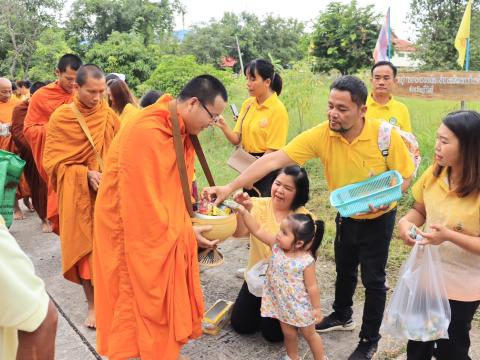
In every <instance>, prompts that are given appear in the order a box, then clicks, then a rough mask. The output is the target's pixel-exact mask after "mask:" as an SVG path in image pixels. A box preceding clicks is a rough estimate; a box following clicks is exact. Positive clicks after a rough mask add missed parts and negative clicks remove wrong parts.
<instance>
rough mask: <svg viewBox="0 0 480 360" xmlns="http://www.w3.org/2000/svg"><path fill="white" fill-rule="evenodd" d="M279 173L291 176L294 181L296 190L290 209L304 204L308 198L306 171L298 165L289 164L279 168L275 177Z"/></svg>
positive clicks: (308, 189) (308, 188)
mask: <svg viewBox="0 0 480 360" xmlns="http://www.w3.org/2000/svg"><path fill="white" fill-rule="evenodd" d="M280 174H285V175H288V176H291V177H292V178H293V182H294V183H295V190H296V192H295V196H294V198H293V201H292V206H291V210H296V209H298V208H299V207H300V206H304V205H305V204H306V203H307V202H308V200H309V193H310V181H309V180H308V174H307V171H306V170H305V169H304V168H302V167H300V166H298V165H291V166H287V167H284V168H282V169H280V170H279V171H278V173H277V175H276V176H275V179H276V178H277V177H278V175H280ZM274 182H275V180H274Z"/></svg>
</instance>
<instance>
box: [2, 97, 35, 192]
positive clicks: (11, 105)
mask: <svg viewBox="0 0 480 360" xmlns="http://www.w3.org/2000/svg"><path fill="white" fill-rule="evenodd" d="M19 104H20V101H19V100H17V99H16V98H15V97H13V96H12V97H11V98H10V100H8V101H7V102H5V103H4V102H0V122H1V123H3V124H11V123H12V114H13V109H15V107H16V106H17V105H19ZM0 149H2V150H6V151H9V152H11V153H14V154H17V155H18V154H19V151H18V149H17V147H16V146H15V143H14V141H13V139H12V136H11V135H10V136H1V137H0ZM29 196H30V188H29V187H28V183H27V181H26V180H25V176H24V175H23V174H22V175H21V176H20V181H19V183H18V189H17V199H22V198H25V197H29Z"/></svg>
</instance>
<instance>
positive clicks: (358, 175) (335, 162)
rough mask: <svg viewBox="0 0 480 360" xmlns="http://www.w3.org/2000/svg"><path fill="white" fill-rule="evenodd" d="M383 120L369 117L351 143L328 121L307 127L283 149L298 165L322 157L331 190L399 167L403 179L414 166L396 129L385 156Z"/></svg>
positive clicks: (409, 173)
mask: <svg viewBox="0 0 480 360" xmlns="http://www.w3.org/2000/svg"><path fill="white" fill-rule="evenodd" d="M380 123H381V122H380V121H376V120H368V119H367V120H365V125H364V127H363V129H362V132H361V133H360V135H359V136H358V137H357V138H356V139H355V140H353V141H352V142H351V143H349V142H348V141H347V140H345V138H344V137H343V136H341V135H340V134H339V133H337V132H335V131H332V130H330V128H329V126H328V121H325V122H323V123H321V124H320V125H318V126H316V127H314V128H311V129H310V130H307V131H305V132H303V133H301V134H300V135H298V136H297V137H295V138H294V139H293V140H292V141H290V143H289V144H288V145H287V146H285V147H284V148H283V151H285V153H286V154H287V155H288V156H289V157H290V158H291V159H292V160H293V161H295V162H296V163H297V164H299V165H303V164H304V163H305V162H306V161H307V160H310V159H313V158H319V159H320V161H321V162H322V164H323V167H324V173H325V178H326V180H327V185H328V189H329V190H330V191H333V190H335V189H338V188H340V187H342V186H345V185H349V184H353V183H357V182H360V181H363V180H366V179H368V178H369V177H371V176H375V175H378V174H380V173H383V172H385V171H387V170H397V171H398V172H399V173H400V174H401V175H402V177H403V178H405V179H407V178H409V177H411V176H412V175H413V171H414V165H413V161H412V158H411V157H410V153H409V152H408V149H407V147H406V145H405V143H404V142H403V140H402V138H401V136H400V135H399V134H398V132H396V131H392V135H391V142H390V148H389V152H388V156H387V158H386V159H385V158H384V157H383V155H382V153H381V152H380V149H379V147H378V131H379V128H380ZM395 206H396V203H392V205H391V206H390V208H389V209H387V210H386V211H384V212H378V213H376V214H368V215H361V216H353V217H354V218H359V219H373V218H376V217H378V216H380V215H382V214H384V213H385V212H387V211H390V210H391V209H392V208H394V207H395Z"/></svg>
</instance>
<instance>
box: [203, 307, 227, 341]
mask: <svg viewBox="0 0 480 360" xmlns="http://www.w3.org/2000/svg"><path fill="white" fill-rule="evenodd" d="M232 309H233V302H232V301H227V300H223V299H219V300H217V301H216V302H215V304H213V305H212V306H211V307H210V309H208V310H207V312H206V313H205V315H204V317H203V321H202V329H203V332H204V333H205V334H209V335H217V334H218V333H219V332H220V330H221V329H222V327H223V326H224V325H225V324H226V323H227V322H228V321H229V320H230V316H231V314H232Z"/></svg>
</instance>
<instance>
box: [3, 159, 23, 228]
mask: <svg viewBox="0 0 480 360" xmlns="http://www.w3.org/2000/svg"><path fill="white" fill-rule="evenodd" d="M24 167H25V161H24V160H22V159H21V158H20V156H18V155H15V154H13V153H11V152H8V151H5V150H0V215H2V217H3V219H4V220H5V225H6V226H7V227H10V226H11V225H12V222H13V207H14V205H15V201H16V196H17V187H18V182H19V180H20V176H21V175H22V172H23V168H24Z"/></svg>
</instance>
